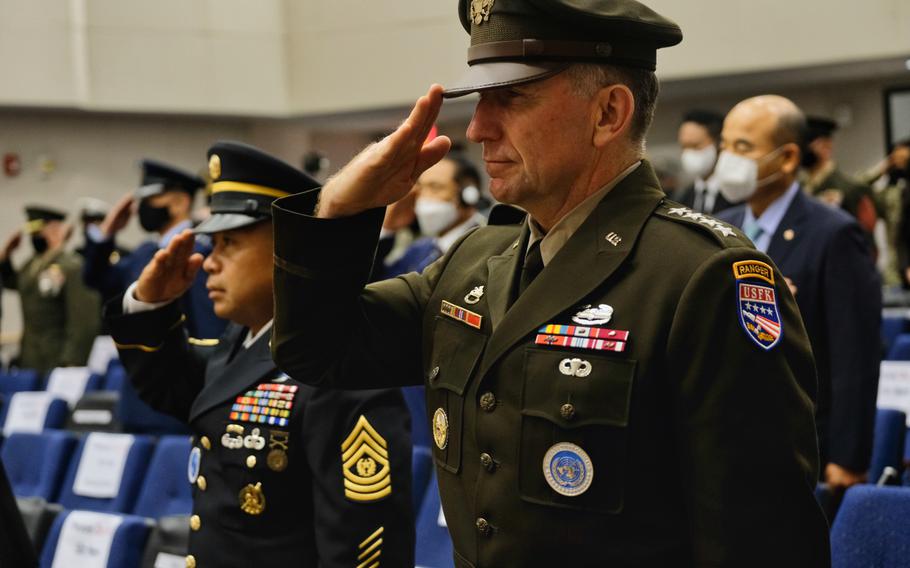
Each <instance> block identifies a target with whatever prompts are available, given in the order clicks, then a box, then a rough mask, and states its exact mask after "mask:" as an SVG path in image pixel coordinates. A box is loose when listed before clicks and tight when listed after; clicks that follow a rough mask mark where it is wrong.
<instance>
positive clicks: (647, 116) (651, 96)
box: [566, 63, 660, 150]
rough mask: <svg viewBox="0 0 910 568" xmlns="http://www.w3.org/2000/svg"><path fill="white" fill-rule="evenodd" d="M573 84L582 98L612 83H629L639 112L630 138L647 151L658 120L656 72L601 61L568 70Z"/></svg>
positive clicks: (635, 115)
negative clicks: (655, 121) (652, 125)
mask: <svg viewBox="0 0 910 568" xmlns="http://www.w3.org/2000/svg"><path fill="white" fill-rule="evenodd" d="M566 73H567V74H568V76H569V80H570V81H571V82H572V87H573V89H574V91H575V94H577V95H578V96H580V97H585V98H590V97H593V96H594V94H595V93H597V91H599V90H600V89H602V88H604V87H609V86H611V85H625V86H626V87H628V88H629V90H630V91H632V96H633V97H634V99H635V111H634V114H633V115H632V126H631V128H630V129H629V137H630V139H631V140H632V143H633V144H635V145H638V146H640V148H641V149H642V150H644V145H645V135H647V133H648V129H649V128H650V127H651V121H652V120H653V119H654V111H655V109H656V107H657V95H658V93H659V92H660V84H659V83H658V81H657V76H656V75H654V72H653V71H648V70H646V69H634V68H631V67H618V66H615V65H603V64H599V63H578V64H575V65H572V66H571V67H569V69H567V70H566Z"/></svg>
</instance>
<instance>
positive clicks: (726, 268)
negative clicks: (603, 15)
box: [272, 163, 829, 568]
mask: <svg viewBox="0 0 910 568" xmlns="http://www.w3.org/2000/svg"><path fill="white" fill-rule="evenodd" d="M316 193H317V192H315V191H314V192H311V193H304V194H298V195H295V196H291V197H287V198H283V199H279V200H277V201H276V202H275V204H274V205H273V218H274V221H273V222H274V227H275V255H276V272H275V291H276V297H275V298H276V319H275V328H274V330H273V338H272V352H273V356H274V357H275V358H276V361H277V362H278V364H279V365H280V366H281V368H282V369H284V370H285V371H286V372H288V373H289V374H290V375H291V376H293V377H295V378H298V379H300V380H303V381H306V382H311V383H313V384H316V385H319V386H330V387H336V388H357V387H361V388H363V387H367V386H371V387H376V386H380V385H379V384H378V383H379V382H380V381H382V380H384V381H386V384H383V385H382V386H392V385H396V386H397V385H405V384H417V383H419V382H421V380H425V381H426V383H425V384H426V385H427V388H426V392H427V420H428V422H429V423H430V424H431V429H432V431H433V434H434V445H433V453H434V459H435V463H436V469H437V473H438V480H439V487H440V495H441V499H442V505H443V509H444V512H445V517H446V520H447V523H448V527H449V531H450V532H451V535H452V539H453V543H454V549H455V564H456V566H459V567H461V568H464V567H474V566H477V567H497V568H499V567H503V566H563V565H570V566H576V567H578V566H592V567H593V566H598V567H601V566H622V567H628V566H643V567H644V566H647V567H655V566H674V567H678V566H730V567H734V566H735V567H743V566H762V567H767V566H794V567H795V566H800V567H806V566H812V567H820V566H827V565H828V563H829V559H828V528H827V524H826V522H825V519H824V517H823V514H822V512H821V510H820V508H819V506H818V505H817V503H816V502H815V499H814V496H813V490H814V487H815V482H816V479H817V475H818V462H817V448H816V440H815V425H814V422H813V416H812V398H813V397H814V395H815V388H816V386H815V377H814V367H813V361H812V355H811V351H810V348H809V342H808V340H807V338H806V334H805V330H804V328H803V325H802V322H801V320H800V318H799V313H798V311H797V308H796V303H795V301H794V300H793V297H792V296H791V295H790V293H789V292H788V290H787V287H786V284H785V283H784V282H783V280H782V279H779V278H776V279H775V278H774V277H773V273H776V270H775V269H774V267H773V263H772V262H771V261H770V259H768V257H767V256H766V255H764V254H762V253H760V252H758V251H756V250H755V249H754V248H752V247H751V245H750V244H749V242H748V241H747V240H746V239H745V238H744V237H743V236H742V235H741V234H740V233H738V232H737V231H735V230H734V229H732V228H730V227H728V226H726V225H722V224H718V223H716V222H714V221H713V220H711V219H708V218H704V217H702V216H699V215H697V214H694V213H692V212H691V211H690V210H688V209H686V208H684V207H681V206H677V205H674V204H670V203H668V202H667V201H665V196H664V194H663V192H662V191H661V190H660V187H659V184H658V182H657V179H656V177H655V175H654V173H653V170H652V169H651V167H650V165H648V164H647V163H644V164H642V165H641V166H640V167H639V168H638V169H637V170H636V171H634V172H633V173H632V174H630V175H629V176H628V177H626V178H625V179H624V180H622V181H621V182H620V183H619V184H618V185H617V186H616V187H615V188H614V189H612V190H611V191H610V192H609V193H608V194H607V195H606V197H605V198H604V199H603V201H602V202H601V203H600V204H599V205H598V207H597V208H596V209H595V211H594V212H593V213H592V214H591V215H590V216H589V217H588V218H587V220H586V221H585V222H584V223H583V224H582V226H581V227H580V228H579V229H578V230H577V231H576V233H575V234H574V235H573V236H572V237H571V238H570V239H569V241H568V242H567V243H566V245H565V246H564V247H563V248H562V249H561V250H560V251H559V252H558V253H557V254H556V256H555V257H553V259H552V260H551V261H550V262H549V263H548V264H547V266H546V268H544V269H543V271H542V272H541V273H540V275H539V276H537V278H536V279H535V280H534V281H533V282H532V283H531V284H530V286H529V287H528V288H527V289H526V290H525V291H524V293H522V294H521V295H520V296H518V297H517V299H515V300H514V302H513V298H515V295H514V294H513V292H512V290H513V287H514V284H515V283H516V281H517V280H518V279H519V272H520V269H521V265H522V259H523V257H524V254H523V252H524V251H525V250H526V247H527V244H528V238H529V231H528V228H527V225H526V224H522V225H512V226H501V225H500V226H497V225H496V221H495V220H494V219H496V218H497V217H498V216H497V215H491V224H492V225H491V226H487V227H483V228H479V229H477V230H475V231H473V232H471V233H469V234H468V235H466V236H465V237H464V238H463V239H462V240H461V241H460V242H458V243H456V244H455V245H454V246H453V247H452V248H451V249H450V250H449V251H448V253H447V254H446V255H445V256H444V257H443V258H442V259H440V260H439V261H438V262H436V263H434V264H433V265H431V266H430V267H429V268H428V269H427V270H426V271H425V272H424V273H423V274H413V273H412V274H407V275H404V276H402V277H400V278H396V279H393V280H387V281H384V282H378V283H374V284H370V285H368V286H366V287H364V286H365V282H366V279H367V277H368V274H369V271H370V265H371V262H372V257H373V251H374V249H375V246H376V236H377V234H378V233H379V227H380V224H381V222H382V219H383V216H384V212H383V211H382V210H374V211H367V212H364V213H362V214H360V215H356V216H352V217H349V218H341V219H318V218H314V217H312V216H311V214H312V211H313V206H314V204H315V201H316V197H317V195H316ZM300 242H319V243H322V244H323V246H320V247H306V248H305V249H302V248H301V247H299V246H295V243H300ZM342 256H343V257H344V258H345V259H347V261H346V262H344V263H339V262H338V261H337V259H338V258H339V257H342ZM738 263H744V264H741V266H745V267H750V266H751V267H755V268H756V269H761V270H763V271H764V272H763V274H761V276H762V277H763V278H766V279H767V280H768V281H769V282H772V283H764V284H763V283H762V281H760V280H759V279H758V278H753V277H752V276H749V275H748V273H738V272H736V265H737V264H738ZM739 278H742V280H739ZM741 284H748V286H749V287H750V288H748V289H753V290H757V291H760V292H761V294H762V295H763V296H765V297H766V298H768V299H769V301H770V300H773V301H770V304H769V305H771V306H772V308H774V311H773V313H772V312H771V311H770V310H769V309H768V308H766V311H765V313H764V316H765V317H766V318H767V317H771V318H776V319H777V320H778V321H779V322H780V324H781V325H782V327H783V333H782V334H781V333H779V334H778V338H777V340H775V341H774V342H773V344H772V341H771V339H769V338H771V337H773V336H772V335H771V334H770V333H767V332H765V331H760V332H759V331H758V330H757V328H755V327H754V326H753V328H752V330H749V329H747V327H746V325H745V324H744V323H743V322H742V321H741V319H742V318H743V317H744V316H742V315H741V313H742V312H743V311H744V310H745V305H744V303H743V302H742V301H741V300H740V299H739V298H740V297H739V296H738V290H739V289H740V288H738V286H740V285H741ZM480 286H484V289H483V290H480V289H479V287H480ZM742 289H743V290H745V289H746V288H742ZM775 298H776V299H775ZM446 303H448V304H452V305H454V306H456V307H455V309H450V307H447V304H446ZM748 304H749V308H750V309H753V308H756V305H754V304H753V303H752V302H748ZM609 308H612V310H611V309H609ZM778 309H779V314H778V313H777V310H778ZM611 312H612V313H611ZM579 322H587V323H579ZM550 324H553V325H558V326H562V325H566V326H580V328H581V329H582V331H584V332H585V333H593V332H592V331H591V330H592V329H594V327H597V329H598V330H599V331H598V332H597V333H607V334H608V333H609V330H608V328H611V329H612V330H613V331H616V332H617V333H620V334H622V333H624V332H628V333H629V336H628V338H627V340H625V341H623V346H622V349H620V346H619V345H618V343H617V342H608V341H604V342H603V343H602V344H601V347H603V348H604V349H606V348H607V347H608V345H609V346H610V347H612V348H613V350H612V351H611V350H599V349H590V348H586V347H584V346H585V345H587V346H588V347H590V346H592V345H594V346H596V345H595V344H591V343H588V339H591V336H590V335H589V336H588V337H583V336H574V337H566V336H560V335H559V333H558V331H552V330H553V329H554V328H551V327H549V326H550ZM768 325H769V326H770V327H772V328H773V326H772V325H771V324H768ZM544 326H546V327H545V329H546V330H551V331H543V332H542V331H540V330H541V328H542V327H544ZM591 326H594V327H591ZM598 326H599V327H598ZM558 329H564V328H561V327H559V328H558ZM573 329H575V331H578V329H579V328H573ZM566 333H569V334H571V333H574V332H569V331H567V332H566ZM753 334H755V335H754V336H753ZM753 337H755V338H756V339H753ZM330 338H331V339H330ZM551 338H552V340H551ZM566 339H568V340H570V341H571V343H570V344H568V345H567V346H562V345H561V343H564V342H565V340H566ZM759 339H760V341H761V342H762V344H759ZM576 340H577V342H576ZM387 369H394V370H396V371H397V372H394V373H389V372H383V371H384V370H387Z"/></svg>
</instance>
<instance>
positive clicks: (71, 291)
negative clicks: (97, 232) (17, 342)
mask: <svg viewBox="0 0 910 568" xmlns="http://www.w3.org/2000/svg"><path fill="white" fill-rule="evenodd" d="M0 275H2V278H3V286H4V287H5V288H9V289H11V290H18V292H19V298H20V300H21V302H22V320H23V325H22V327H23V329H22V346H21V348H20V352H19V360H18V364H19V366H21V367H25V368H29V369H37V370H38V371H40V372H42V373H46V372H48V371H50V370H51V369H54V368H55V367H69V366H82V365H85V362H86V361H87V360H88V355H89V352H90V351H91V350H92V343H93V342H94V340H95V336H97V335H98V332H99V330H100V328H101V298H100V297H99V296H98V294H97V293H96V292H94V291H93V290H89V289H88V288H86V287H85V284H83V283H82V259H81V257H79V255H77V254H76V253H74V252H70V251H64V250H57V251H49V252H47V253H45V254H44V255H40V256H39V255H35V256H33V257H32V258H31V259H30V260H29V261H28V262H26V263H25V265H24V266H23V267H22V268H21V269H19V270H18V271H16V270H15V269H13V266H12V264H11V263H10V262H9V261H6V262H4V263H2V264H0Z"/></svg>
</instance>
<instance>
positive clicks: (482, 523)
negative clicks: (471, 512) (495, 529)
mask: <svg viewBox="0 0 910 568" xmlns="http://www.w3.org/2000/svg"><path fill="white" fill-rule="evenodd" d="M474 524H475V526H476V527H477V532H479V533H480V536H490V532H492V529H491V528H490V523H488V522H487V520H486V519H484V518H483V517H480V518H478V519H477V522H476V523H474Z"/></svg>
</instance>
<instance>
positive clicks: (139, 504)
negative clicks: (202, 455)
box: [133, 436, 193, 519]
mask: <svg viewBox="0 0 910 568" xmlns="http://www.w3.org/2000/svg"><path fill="white" fill-rule="evenodd" d="M190 449H191V444H190V439H189V437H188V436H163V437H162V438H160V439H159V440H158V446H157V447H156V448H155V453H154V454H152V460H151V462H150V463H149V468H148V473H147V474H146V477H145V483H144V484H143V485H142V491H140V492H139V498H138V499H137V500H136V507H135V508H134V509H133V514H135V515H140V516H142V517H152V518H155V519H157V518H160V517H165V516H172V515H189V514H190V513H192V511H193V493H192V491H191V490H190V484H189V482H187V479H186V468H187V462H188V461H189V458H190Z"/></svg>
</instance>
